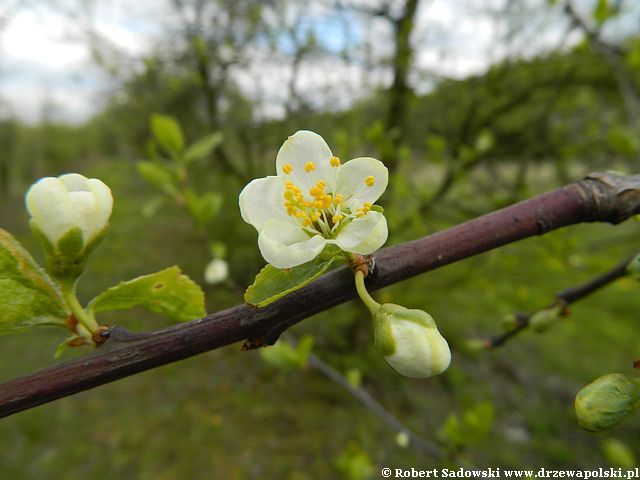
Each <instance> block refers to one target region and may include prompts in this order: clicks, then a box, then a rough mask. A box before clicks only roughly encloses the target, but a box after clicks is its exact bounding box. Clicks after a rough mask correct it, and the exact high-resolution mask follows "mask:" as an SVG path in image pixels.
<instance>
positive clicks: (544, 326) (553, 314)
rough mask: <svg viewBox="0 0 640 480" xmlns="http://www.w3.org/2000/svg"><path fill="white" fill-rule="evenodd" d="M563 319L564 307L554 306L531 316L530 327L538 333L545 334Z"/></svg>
mask: <svg viewBox="0 0 640 480" xmlns="http://www.w3.org/2000/svg"><path fill="white" fill-rule="evenodd" d="M561 317H562V306H560V305H554V306H553V307H549V308H543V309H541V310H538V311H537V312H535V313H534V314H533V315H531V318H529V326H530V327H531V328H532V329H533V330H534V331H536V332H544V331H546V330H548V329H549V327H551V325H553V324H554V323H555V322H556V321H557V320H559V319H560V318H561Z"/></svg>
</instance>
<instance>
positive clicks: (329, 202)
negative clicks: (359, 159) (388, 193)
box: [283, 157, 373, 238]
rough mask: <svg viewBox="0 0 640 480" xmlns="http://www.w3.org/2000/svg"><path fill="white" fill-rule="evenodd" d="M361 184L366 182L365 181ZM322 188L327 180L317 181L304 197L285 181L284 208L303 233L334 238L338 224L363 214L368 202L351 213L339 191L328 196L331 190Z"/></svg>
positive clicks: (291, 184)
mask: <svg viewBox="0 0 640 480" xmlns="http://www.w3.org/2000/svg"><path fill="white" fill-rule="evenodd" d="M334 158H336V157H334ZM309 163H311V162H309ZM305 170H306V167H305ZM371 178H373V177H371ZM365 184H367V185H368V183H367V181H366V180H365ZM326 188H327V183H326V182H325V181H323V180H319V181H318V182H317V183H316V184H315V185H314V186H313V187H311V188H310V189H309V195H308V196H305V195H303V193H302V190H301V189H300V187H298V186H296V185H295V184H294V183H293V182H292V181H290V180H287V181H286V182H285V190H284V193H283V196H284V199H285V202H284V208H285V209H286V210H287V214H288V215H289V216H292V217H295V218H296V219H297V220H298V221H299V222H300V224H301V225H302V227H303V228H304V229H305V230H306V231H307V232H309V233H311V234H314V235H315V234H320V235H322V236H323V237H326V238H334V237H335V236H336V234H337V230H338V228H339V227H340V225H341V224H342V225H344V224H345V221H348V220H351V219H353V218H356V217H362V216H364V215H366V214H367V212H369V211H370V210H371V203H370V202H364V203H363V204H362V206H361V207H360V208H358V209H357V210H356V211H355V212H352V211H351V208H350V207H348V206H346V205H345V201H347V200H349V199H348V198H347V199H345V198H344V197H343V196H342V195H341V194H339V193H337V194H335V195H332V192H327V191H326Z"/></svg>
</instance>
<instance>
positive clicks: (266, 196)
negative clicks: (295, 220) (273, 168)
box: [239, 176, 288, 231]
mask: <svg viewBox="0 0 640 480" xmlns="http://www.w3.org/2000/svg"><path fill="white" fill-rule="evenodd" d="M284 182H285V179H284V178H283V177H273V176H272V177H265V178H258V179H256V180H252V181H251V182H250V183H249V184H248V185H247V186H246V187H244V189H243V190H242V192H240V197H239V203H240V213H241V215H242V219H243V220H244V221H245V222H247V223H250V224H251V225H253V226H254V227H255V228H256V230H258V231H260V229H262V227H263V226H264V224H265V223H266V222H267V221H268V220H270V219H272V218H281V219H286V218H288V217H287V212H286V210H285V208H284V207H283V204H284V198H283V196H282V194H283V193H284Z"/></svg>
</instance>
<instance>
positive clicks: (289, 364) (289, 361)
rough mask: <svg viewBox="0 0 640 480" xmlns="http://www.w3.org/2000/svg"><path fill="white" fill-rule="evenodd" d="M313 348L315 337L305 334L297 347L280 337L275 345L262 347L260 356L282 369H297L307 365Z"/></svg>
mask: <svg viewBox="0 0 640 480" xmlns="http://www.w3.org/2000/svg"><path fill="white" fill-rule="evenodd" d="M312 348H313V337H312V336H311V335H305V336H304V337H302V339H301V340H300V341H299V342H298V345H297V346H295V347H293V346H292V345H291V344H290V343H289V342H287V341H285V340H282V339H280V340H278V341H277V342H276V343H275V344H274V345H272V346H270V347H267V348H263V349H261V350H260V356H261V357H262V359H263V360H264V361H265V362H267V363H268V364H270V365H272V366H274V367H276V368H279V369H281V370H284V371H290V370H297V369H300V368H304V367H306V366H307V362H308V361H309V355H310V354H311V349H312Z"/></svg>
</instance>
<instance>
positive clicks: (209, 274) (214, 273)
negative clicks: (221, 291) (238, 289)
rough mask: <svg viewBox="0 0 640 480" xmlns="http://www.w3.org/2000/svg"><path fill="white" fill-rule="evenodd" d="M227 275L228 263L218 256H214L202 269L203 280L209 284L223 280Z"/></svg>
mask: <svg viewBox="0 0 640 480" xmlns="http://www.w3.org/2000/svg"><path fill="white" fill-rule="evenodd" d="M228 276H229V264H228V263H227V262H225V261H224V260H222V259H220V258H214V259H213V260H211V261H210V262H209V265H207V268H206V269H205V270H204V281H205V282H207V283H208V284H209V285H215V284H216V283H220V282H224V281H225V280H226V279H227V277H228Z"/></svg>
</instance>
